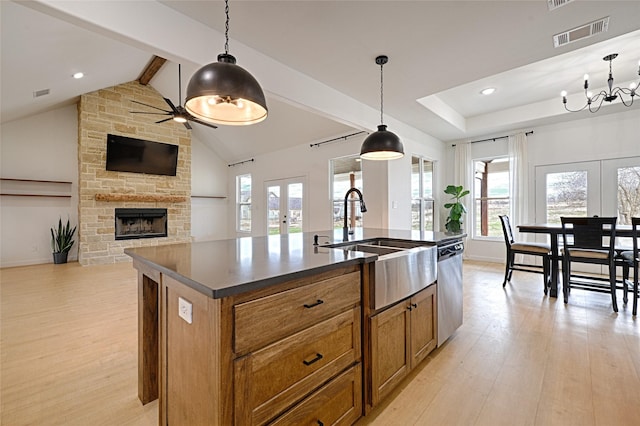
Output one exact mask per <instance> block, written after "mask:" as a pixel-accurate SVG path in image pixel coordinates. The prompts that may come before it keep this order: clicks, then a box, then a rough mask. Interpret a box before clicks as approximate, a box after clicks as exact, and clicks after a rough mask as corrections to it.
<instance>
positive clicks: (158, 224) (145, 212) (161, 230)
mask: <svg viewBox="0 0 640 426" xmlns="http://www.w3.org/2000/svg"><path fill="white" fill-rule="evenodd" d="M115 224H116V233H115V238H116V240H130V239H135V238H158V237H166V236H167V209H116V211H115Z"/></svg>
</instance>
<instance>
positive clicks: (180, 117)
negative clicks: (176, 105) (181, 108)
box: [173, 115, 187, 123]
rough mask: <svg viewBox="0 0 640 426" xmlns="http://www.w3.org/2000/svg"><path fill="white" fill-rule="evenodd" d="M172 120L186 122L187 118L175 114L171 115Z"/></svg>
mask: <svg viewBox="0 0 640 426" xmlns="http://www.w3.org/2000/svg"><path fill="white" fill-rule="evenodd" d="M173 121H177V122H178V123H186V122H187V119H186V118H185V117H183V116H181V115H176V116H174V117H173Z"/></svg>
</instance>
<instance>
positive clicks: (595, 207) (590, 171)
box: [536, 157, 640, 225]
mask: <svg viewBox="0 0 640 426" xmlns="http://www.w3.org/2000/svg"><path fill="white" fill-rule="evenodd" d="M593 215H598V216H617V217H618V224H620V225H628V224H630V223H631V217H637V216H640V157H627V158H614V159H608V160H599V161H588V162H578V163H566V164H554V165H550V166H538V167H536V222H538V223H542V222H546V223H560V216H593Z"/></svg>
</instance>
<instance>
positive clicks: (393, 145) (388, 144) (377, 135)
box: [360, 55, 404, 160]
mask: <svg viewBox="0 0 640 426" xmlns="http://www.w3.org/2000/svg"><path fill="white" fill-rule="evenodd" d="M387 62H389V58H388V57H387V56H384V55H381V56H378V57H377V58H376V64H378V65H380V125H379V126H378V131H377V132H373V133H371V134H370V135H369V136H367V138H366V139H365V140H364V142H363V143H362V147H361V148H360V157H361V158H364V159H365V160H395V159H397V158H402V156H404V147H403V146H402V142H400V138H398V136H397V135H396V134H395V133H392V132H390V131H388V130H387V126H386V125H384V124H383V120H382V117H383V93H384V91H383V89H384V86H383V84H382V83H383V79H382V66H383V65H384V64H386V63H387Z"/></svg>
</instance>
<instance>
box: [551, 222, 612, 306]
mask: <svg viewBox="0 0 640 426" xmlns="http://www.w3.org/2000/svg"><path fill="white" fill-rule="evenodd" d="M560 220H561V222H562V235H563V239H564V249H563V250H562V291H563V294H564V303H568V301H569V293H570V292H571V288H572V287H576V288H581V289H584V290H591V291H597V292H601V293H611V304H612V305H613V310H614V312H618V302H617V299H616V289H617V286H616V266H615V257H616V255H615V238H616V221H617V218H616V217H595V216H594V217H561V218H560ZM575 263H583V264H594V265H604V266H606V267H607V268H608V271H607V272H608V275H609V278H608V279H607V280H605V282H608V284H609V285H608V286H605V285H603V284H602V281H603V280H602V278H600V277H597V276H589V275H579V274H572V272H571V268H572V266H573V264H575Z"/></svg>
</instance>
